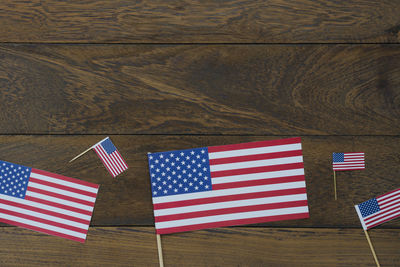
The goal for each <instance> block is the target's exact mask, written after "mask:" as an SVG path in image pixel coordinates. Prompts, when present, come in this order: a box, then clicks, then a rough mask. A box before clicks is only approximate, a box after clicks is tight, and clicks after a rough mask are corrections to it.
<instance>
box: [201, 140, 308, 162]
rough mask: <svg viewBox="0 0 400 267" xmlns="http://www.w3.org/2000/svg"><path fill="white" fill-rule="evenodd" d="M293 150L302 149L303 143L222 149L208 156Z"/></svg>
mask: <svg viewBox="0 0 400 267" xmlns="http://www.w3.org/2000/svg"><path fill="white" fill-rule="evenodd" d="M293 150H301V143H296V144H289V145H277V146H266V147H257V148H246V149H237V150H229V151H222V152H212V153H208V157H209V159H219V158H228V157H239V156H247V155H255V154H266V153H274V152H284V151H293Z"/></svg>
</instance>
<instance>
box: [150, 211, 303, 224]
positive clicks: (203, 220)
mask: <svg viewBox="0 0 400 267" xmlns="http://www.w3.org/2000/svg"><path fill="white" fill-rule="evenodd" d="M307 212H308V207H307V206H304V207H295V208H283V209H275V210H262V211H250V212H240V213H232V214H223V215H214V216H206V217H200V218H192V219H183V220H175V221H168V222H159V223H155V226H156V228H157V229H164V228H170V227H179V226H186V225H194V224H202V223H213V222H221V221H230V220H238V219H250V218H258V217H269V216H277V215H289V214H297V213H307Z"/></svg>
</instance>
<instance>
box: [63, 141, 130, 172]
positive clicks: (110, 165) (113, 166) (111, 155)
mask: <svg viewBox="0 0 400 267" xmlns="http://www.w3.org/2000/svg"><path fill="white" fill-rule="evenodd" d="M91 149H94V151H95V152H96V154H97V155H98V156H99V158H100V159H101V161H102V162H103V165H104V166H105V167H106V169H107V170H108V172H109V173H110V174H111V175H112V176H113V177H116V176H117V175H119V174H121V173H122V172H124V171H125V170H127V169H128V165H127V164H126V162H125V160H124V159H123V158H122V156H121V154H120V153H119V151H118V149H117V148H116V147H115V146H114V144H113V143H112V142H111V139H110V138H109V137H106V138H104V139H103V140H101V141H100V142H98V143H97V144H95V145H94V146H92V147H89V148H88V149H86V150H85V151H83V152H82V153H81V154H79V155H78V156H76V157H75V158H73V159H71V160H70V161H69V162H72V161H74V160H75V159H77V158H79V157H80V156H82V155H83V154H85V153H86V152H88V151H89V150H91Z"/></svg>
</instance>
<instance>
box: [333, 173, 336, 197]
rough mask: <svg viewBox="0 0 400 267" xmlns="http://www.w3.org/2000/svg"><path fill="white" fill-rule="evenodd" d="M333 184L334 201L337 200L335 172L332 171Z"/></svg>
mask: <svg viewBox="0 0 400 267" xmlns="http://www.w3.org/2000/svg"><path fill="white" fill-rule="evenodd" d="M333 184H334V188H335V200H337V193H336V172H335V171H333Z"/></svg>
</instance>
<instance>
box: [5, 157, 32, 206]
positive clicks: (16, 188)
mask: <svg viewBox="0 0 400 267" xmlns="http://www.w3.org/2000/svg"><path fill="white" fill-rule="evenodd" d="M31 169H32V168H29V167H26V166H22V165H18V164H14V163H9V162H6V161H2V160H0V194H3V195H8V196H12V197H17V198H25V194H26V189H27V188H28V182H29V177H30V176H31Z"/></svg>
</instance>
